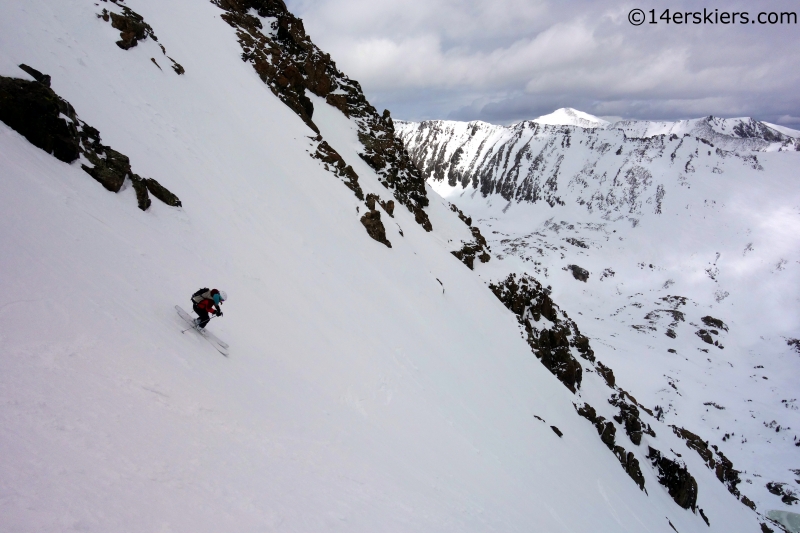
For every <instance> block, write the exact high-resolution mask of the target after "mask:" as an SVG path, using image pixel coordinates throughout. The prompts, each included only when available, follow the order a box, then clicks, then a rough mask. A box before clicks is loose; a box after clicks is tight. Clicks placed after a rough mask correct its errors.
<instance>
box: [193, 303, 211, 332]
mask: <svg viewBox="0 0 800 533" xmlns="http://www.w3.org/2000/svg"><path fill="white" fill-rule="evenodd" d="M192 309H194V312H195V313H197V316H198V317H200V321H199V322H198V323H197V327H198V328H204V327H206V324H208V321H209V320H211V317H209V316H208V311H206V310H204V309H200V308H199V307H197V304H196V303H194V300H192Z"/></svg>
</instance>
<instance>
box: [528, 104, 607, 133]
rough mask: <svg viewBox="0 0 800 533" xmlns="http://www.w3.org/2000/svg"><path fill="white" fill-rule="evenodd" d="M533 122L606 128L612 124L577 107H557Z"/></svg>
mask: <svg viewBox="0 0 800 533" xmlns="http://www.w3.org/2000/svg"><path fill="white" fill-rule="evenodd" d="M533 122H536V123H537V124H556V125H563V126H580V127H581V128H605V127H608V125H609V124H610V123H609V122H608V121H606V120H603V119H601V118H597V117H596V116H594V115H590V114H589V113H584V112H583V111H578V110H577V109H572V108H571V107H562V108H561V109H556V110H555V111H553V112H552V113H550V114H547V115H542V116H541V117H539V118H535V119H533Z"/></svg>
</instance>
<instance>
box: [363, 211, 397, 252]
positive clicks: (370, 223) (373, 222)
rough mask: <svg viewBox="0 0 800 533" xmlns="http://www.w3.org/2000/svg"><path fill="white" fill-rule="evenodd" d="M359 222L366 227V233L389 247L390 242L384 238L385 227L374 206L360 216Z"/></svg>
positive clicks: (390, 245)
mask: <svg viewBox="0 0 800 533" xmlns="http://www.w3.org/2000/svg"><path fill="white" fill-rule="evenodd" d="M361 223H362V224H364V227H365V228H367V233H368V234H369V236H370V237H372V238H373V239H375V240H376V241H378V242H380V243H383V244H385V245H386V246H387V247H389V248H391V247H392V243H390V242H389V241H388V240H386V228H384V227H383V222H381V213H380V211H378V210H377V209H375V208H373V209H371V210H369V211H367V212H366V213H364V216H362V217H361Z"/></svg>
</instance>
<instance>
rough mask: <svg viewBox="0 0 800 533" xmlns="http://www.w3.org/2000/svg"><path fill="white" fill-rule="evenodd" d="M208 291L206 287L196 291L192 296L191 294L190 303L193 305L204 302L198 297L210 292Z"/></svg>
mask: <svg viewBox="0 0 800 533" xmlns="http://www.w3.org/2000/svg"><path fill="white" fill-rule="evenodd" d="M210 290H211V289H209V288H208V287H203V288H202V289H200V290H198V291H196V292H195V293H194V294H192V301H193V302H194V303H200V302H201V301H203V300H204V298H202V297H200V298H198V297H199V296H201V295H202V294H204V293H206V292H208V291H210Z"/></svg>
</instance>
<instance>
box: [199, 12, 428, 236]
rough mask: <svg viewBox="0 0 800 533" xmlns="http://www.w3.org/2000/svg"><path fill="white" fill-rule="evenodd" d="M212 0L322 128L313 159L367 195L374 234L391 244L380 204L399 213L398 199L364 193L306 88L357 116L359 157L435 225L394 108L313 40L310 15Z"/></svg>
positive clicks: (273, 83) (268, 72)
mask: <svg viewBox="0 0 800 533" xmlns="http://www.w3.org/2000/svg"><path fill="white" fill-rule="evenodd" d="M211 2H212V3H213V4H214V5H216V6H218V7H220V8H221V9H223V10H224V11H225V13H224V14H223V15H222V18H223V19H224V20H225V21H226V22H227V23H228V24H230V25H231V26H232V27H233V28H235V29H236V34H237V36H238V38H239V44H240V45H241V46H242V56H241V58H242V60H243V61H246V62H249V63H251V64H252V65H253V68H254V69H255V71H256V72H257V73H258V75H259V77H260V78H261V79H262V81H264V83H266V84H267V85H268V86H269V88H270V89H271V90H272V92H273V93H274V94H275V95H276V96H277V97H278V98H280V100H281V101H282V102H283V103H284V104H286V105H287V106H288V107H289V108H290V109H291V110H292V111H294V112H295V113H297V115H298V116H299V117H300V118H301V119H303V121H304V122H305V123H306V124H307V125H308V127H309V128H310V129H311V130H312V131H313V132H314V133H316V136H315V137H313V138H312V140H313V141H314V142H316V143H317V148H316V150H315V151H314V152H313V153H312V157H314V158H316V159H319V160H320V161H321V162H322V164H323V165H324V166H325V168H326V169H327V170H329V171H330V172H332V173H333V174H335V175H336V176H338V177H339V178H340V179H342V181H343V182H344V183H345V185H347V187H349V188H350V189H351V190H352V191H353V193H354V194H355V195H356V197H357V198H358V199H359V200H364V201H365V204H366V206H367V210H368V211H367V214H365V215H364V216H363V217H362V218H361V222H362V223H363V224H364V226H365V228H366V229H367V232H368V233H369V235H370V236H371V237H372V238H373V239H375V240H377V241H379V242H383V243H384V244H386V245H387V246H391V244H390V243H389V242H388V241H387V240H386V237H385V230H384V228H383V223H382V222H381V220H380V212H379V211H378V210H377V209H375V203H376V202H377V203H378V204H379V205H381V206H382V207H383V210H384V211H385V212H386V214H388V215H389V216H393V214H392V212H393V209H394V202H393V201H392V200H388V201H385V200H383V199H381V198H379V197H377V196H375V198H373V199H370V198H364V193H363V192H362V190H361V187H360V186H359V184H358V175H357V174H356V172H355V171H354V170H353V167H352V166H351V165H349V164H347V162H346V161H344V159H343V158H342V156H341V155H340V154H339V153H338V152H337V151H336V150H334V149H333V148H332V147H331V146H330V145H329V144H328V143H327V142H325V140H324V139H323V138H322V135H321V134H320V131H319V128H318V127H317V126H316V124H314V121H313V114H314V106H313V104H312V102H311V100H310V99H309V98H308V96H307V95H306V90H308V91H310V92H311V93H313V94H315V95H317V96H319V97H321V98H324V99H325V101H326V102H327V103H328V104H329V105H331V106H333V107H335V108H337V109H339V110H340V111H341V112H342V113H343V114H344V115H345V116H346V117H348V118H350V119H351V120H353V121H354V123H355V124H356V125H357V126H358V139H359V141H361V144H362V147H363V149H362V150H361V152H360V153H359V156H360V157H361V158H362V159H363V160H364V161H365V162H366V163H367V164H368V165H369V166H370V168H372V169H373V170H374V171H375V172H376V173H377V174H378V178H379V180H380V183H381V184H382V185H383V186H384V187H386V188H387V189H388V190H389V191H391V194H392V195H393V196H394V199H395V200H397V201H398V202H399V203H400V204H402V205H404V206H405V207H406V208H407V209H408V210H409V211H410V212H411V213H413V214H414V218H415V220H416V221H417V223H418V224H420V225H421V226H422V227H423V228H424V229H425V230H426V231H431V229H432V228H431V223H430V220H429V219H428V215H427V213H425V211H424V210H423V208H424V207H425V206H427V205H428V197H427V194H426V192H425V179H424V178H423V176H422V173H420V171H419V170H418V169H417V167H416V166H415V165H414V164H413V163H412V162H411V160H410V158H409V157H408V154H407V153H406V151H405V148H404V146H403V143H402V142H401V141H400V140H399V139H398V138H397V137H396V136H395V131H394V124H393V122H392V119H391V117H390V115H389V111H388V110H387V111H384V112H383V114H382V115H380V114H378V112H377V110H376V109H375V108H374V107H373V106H372V105H370V103H369V102H368V101H367V99H366V98H365V97H364V93H363V92H362V91H361V86H360V85H359V83H358V82H357V81H355V80H351V79H350V78H348V77H347V76H346V75H345V74H343V73H342V72H341V71H339V69H337V68H336V64H335V63H334V62H333V61H332V60H331V57H330V55H328V54H326V53H324V52H322V51H321V50H320V49H319V48H318V47H317V46H316V45H315V44H314V43H313V42H311V39H309V37H308V36H307V35H306V33H305V29H304V28H303V21H302V20H300V19H299V18H297V17H295V16H294V15H292V14H291V13H290V12H289V11H288V10H287V9H286V5H285V4H284V3H283V1H282V0H211Z"/></svg>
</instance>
